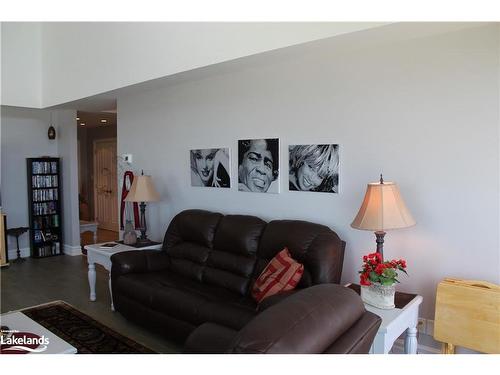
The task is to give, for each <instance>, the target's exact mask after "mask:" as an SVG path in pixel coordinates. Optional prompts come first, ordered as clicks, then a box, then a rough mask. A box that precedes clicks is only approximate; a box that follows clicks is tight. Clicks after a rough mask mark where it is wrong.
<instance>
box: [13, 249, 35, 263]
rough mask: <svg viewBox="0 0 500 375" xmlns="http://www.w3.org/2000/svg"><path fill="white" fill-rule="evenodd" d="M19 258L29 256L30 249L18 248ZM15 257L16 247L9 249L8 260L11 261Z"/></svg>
mask: <svg viewBox="0 0 500 375" xmlns="http://www.w3.org/2000/svg"><path fill="white" fill-rule="evenodd" d="M19 252H20V255H21V258H29V257H30V256H31V250H30V248H29V247H23V248H22V249H19ZM16 258H17V249H9V262H12V261H13V260H14V259H16Z"/></svg>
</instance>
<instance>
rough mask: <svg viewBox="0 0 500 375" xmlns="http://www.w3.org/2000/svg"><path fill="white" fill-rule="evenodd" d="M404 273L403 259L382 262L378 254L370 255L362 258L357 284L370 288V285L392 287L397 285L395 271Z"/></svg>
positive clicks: (404, 263) (404, 262) (404, 264)
mask: <svg viewBox="0 0 500 375" xmlns="http://www.w3.org/2000/svg"><path fill="white" fill-rule="evenodd" d="M398 270H399V271H401V272H404V273H405V274H407V275H408V273H407V272H406V261H405V260H403V259H399V260H391V261H386V262H384V261H382V255H380V253H372V254H368V255H365V256H363V267H362V269H361V271H359V273H360V280H359V283H360V284H361V285H365V286H370V285H372V283H380V284H382V285H392V284H394V283H399V281H398V279H397V277H398V273H397V272H396V271H398Z"/></svg>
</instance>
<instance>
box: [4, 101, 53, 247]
mask: <svg viewBox="0 0 500 375" xmlns="http://www.w3.org/2000/svg"><path fill="white" fill-rule="evenodd" d="M49 122H50V112H49V111H44V110H37V109H26V108H13V107H3V106H2V107H1V141H2V142H1V154H2V157H1V160H2V172H1V175H2V185H1V189H2V212H4V213H6V214H7V226H8V227H9V228H12V227H21V226H23V227H25V226H29V216H28V215H29V213H28V212H29V211H28V186H27V172H26V158H30V157H39V156H54V157H56V156H57V155H58V143H57V140H52V141H51V140H49V139H48V137H47V130H48V128H49ZM57 130H58V129H57V128H56V131H57ZM19 246H20V247H21V248H24V249H26V250H25V251H24V254H25V255H29V249H28V248H29V237H28V235H27V234H25V235H23V236H22V237H20V239H19ZM15 247H16V245H15V240H13V239H12V238H10V237H9V249H15Z"/></svg>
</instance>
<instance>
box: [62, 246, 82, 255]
mask: <svg viewBox="0 0 500 375" xmlns="http://www.w3.org/2000/svg"><path fill="white" fill-rule="evenodd" d="M63 252H64V254H66V255H70V256H77V255H82V247H81V246H70V245H66V244H64V246H63Z"/></svg>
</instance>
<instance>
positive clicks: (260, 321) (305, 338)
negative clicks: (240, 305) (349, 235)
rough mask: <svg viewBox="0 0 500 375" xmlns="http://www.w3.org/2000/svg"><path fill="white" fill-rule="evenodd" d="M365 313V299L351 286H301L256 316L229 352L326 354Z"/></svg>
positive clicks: (241, 332)
mask: <svg viewBox="0 0 500 375" xmlns="http://www.w3.org/2000/svg"><path fill="white" fill-rule="evenodd" d="M365 312H366V310H365V307H364V305H363V302H362V301H361V298H360V297H359V295H357V294H356V292H354V291H353V290H351V289H349V288H345V287H343V286H340V285H336V284H319V285H315V286H312V287H310V288H305V289H301V290H299V291H297V293H295V294H294V295H293V296H290V297H289V298H285V299H284V300H283V301H282V302H281V303H277V304H275V305H273V306H271V307H269V308H268V309H267V310H265V311H262V312H261V313H259V314H258V315H257V316H256V317H255V318H253V319H252V320H251V321H250V322H249V323H248V324H247V325H245V326H244V327H243V328H242V329H241V330H240V331H239V332H238V333H237V335H236V337H235V339H234V341H233V342H232V343H231V347H230V349H229V350H228V352H230V353H235V354H243V353H254V354H265V353H267V354H284V353H287V354H308V353H323V352H324V351H326V350H327V349H328V348H329V347H330V346H331V345H332V343H334V342H335V341H336V340H337V339H338V338H339V337H340V336H342V335H343V334H344V333H345V332H346V331H348V330H349V329H350V328H351V326H352V325H353V324H354V323H355V322H356V321H357V320H358V319H359V318H361V316H362V315H363V314H364V313H365ZM360 335H364V332H363V333H360Z"/></svg>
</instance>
